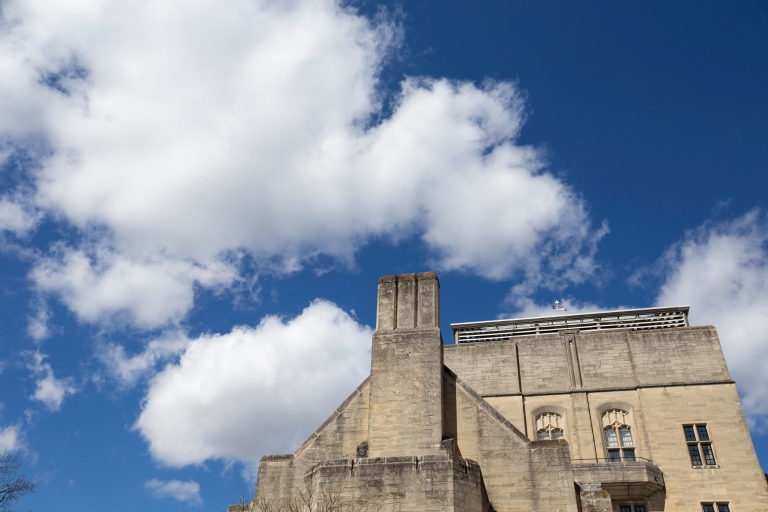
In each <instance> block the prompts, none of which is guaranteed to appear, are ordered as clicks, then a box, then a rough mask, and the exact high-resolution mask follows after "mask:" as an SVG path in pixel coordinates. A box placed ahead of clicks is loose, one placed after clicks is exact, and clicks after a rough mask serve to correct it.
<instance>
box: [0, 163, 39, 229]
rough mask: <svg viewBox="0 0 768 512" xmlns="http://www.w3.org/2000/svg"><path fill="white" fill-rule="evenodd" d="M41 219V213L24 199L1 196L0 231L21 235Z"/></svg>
mask: <svg viewBox="0 0 768 512" xmlns="http://www.w3.org/2000/svg"><path fill="white" fill-rule="evenodd" d="M0 165H2V160H1V159H0ZM39 220H40V215H39V213H37V212H35V211H34V210H32V209H31V208H30V206H29V205H27V204H24V202H23V200H19V199H18V198H11V197H0V231H11V232H13V233H14V234H16V235H17V236H21V235H24V234H25V233H27V232H29V231H30V230H31V229H32V228H34V227H35V226H36V225H37V223H38V221H39Z"/></svg>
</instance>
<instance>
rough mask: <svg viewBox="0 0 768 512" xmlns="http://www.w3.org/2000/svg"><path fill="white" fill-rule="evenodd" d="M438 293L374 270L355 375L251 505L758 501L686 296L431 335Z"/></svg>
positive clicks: (507, 507)
mask: <svg viewBox="0 0 768 512" xmlns="http://www.w3.org/2000/svg"><path fill="white" fill-rule="evenodd" d="M439 289H440V286H439V283H438V279H437V275H436V274H435V273H434V272H427V273H422V274H405V275H400V276H386V277H382V278H381V279H380V280H379V287H378V303H377V322H376V331H375V333H374V334H373V340H372V350H371V374H370V377H369V378H368V379H366V380H365V381H364V382H363V383H362V384H361V385H360V386H359V387H358V388H357V389H356V390H355V391H354V392H353V393H352V395H351V396H350V397H349V398H348V399H347V400H346V401H345V402H344V403H343V404H341V406H340V407H339V408H338V409H337V410H336V411H334V412H333V414H331V416H330V417H329V418H328V420H327V421H326V422H325V423H323V424H322V425H321V426H320V427H319V428H318V429H317V431H316V432H315V433H314V434H312V436H310V438H309V439H308V440H307V441H306V442H305V443H304V444H303V445H302V446H300V447H299V448H298V449H297V450H296V451H295V452H294V453H293V454H289V455H269V456H265V457H263V458H262V460H261V462H260V465H259V472H258V480H257V486H256V496H255V498H254V502H253V504H252V506H253V507H254V508H256V509H258V508H264V505H265V504H269V507H270V508H271V509H273V510H277V509H280V508H281V507H282V508H286V509H287V508H289V505H290V504H291V503H294V504H295V503H296V500H297V499H298V497H299V496H300V497H303V498H307V497H310V498H311V500H313V501H314V502H315V504H316V505H320V506H319V507H318V508H317V510H322V509H323V500H325V501H327V500H329V499H333V500H336V501H337V502H338V503H344V504H352V505H355V506H360V505H361V506H364V507H366V508H367V509H368V510H392V511H395V510H396V511H417V510H418V511H423V510H428V511H449V510H450V511H454V510H455V511H478V512H488V511H491V510H495V511H498V512H502V511H503V512H507V511H509V512H511V511H515V512H524V511H525V512H528V511H563V512H565V511H568V512H577V511H583V512H587V511H601V512H603V511H614V512H652V511H654V512H655V511H667V512H677V511H687V512H695V511H700V512H746V511H766V510H768V485H767V484H766V479H765V477H764V474H763V471H762V470H761V468H760V465H759V463H758V460H757V456H756V454H755V450H754V447H753V445H752V440H751V437H750V434H749V431H748V430H747V424H746V422H745V419H744V415H743V412H742V409H741V404H740V402H739V397H738V395H737V393H736V386H735V384H734V382H733V380H731V377H730V375H729V373H728V369H727V367H726V363H725V359H724V358H723V352H722V350H721V347H720V342H719V340H718V337H717V332H716V330H715V328H714V327H711V326H701V327H692V326H689V325H688V319H687V313H688V308H687V307H669V308H652V309H642V310H624V311H611V312H599V313H592V314H574V315H558V316H553V317H547V318H529V319H513V320H503V321H488V322H476V323H461V324H452V328H453V333H454V340H452V341H453V342H454V343H453V344H444V343H443V340H442V339H441V335H440V329H439V326H440V295H439ZM308 491H309V492H308ZM325 507H326V509H328V508H332V507H328V503H325Z"/></svg>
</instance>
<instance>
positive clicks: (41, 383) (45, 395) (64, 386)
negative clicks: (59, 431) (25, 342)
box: [28, 352, 77, 411]
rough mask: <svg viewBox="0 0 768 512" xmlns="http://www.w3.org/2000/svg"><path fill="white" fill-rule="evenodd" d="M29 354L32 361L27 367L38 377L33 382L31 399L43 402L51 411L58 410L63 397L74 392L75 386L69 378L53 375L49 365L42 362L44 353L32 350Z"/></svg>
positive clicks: (75, 390)
mask: <svg viewBox="0 0 768 512" xmlns="http://www.w3.org/2000/svg"><path fill="white" fill-rule="evenodd" d="M30 356H31V358H32V362H31V363H30V364H29V365H28V368H29V369H30V370H31V371H32V373H33V375H36V376H39V377H40V378H38V379H37V381H36V383H35V384H36V387H35V393H34V394H33V395H32V399H33V400H39V401H40V402H43V403H44V404H45V406H46V407H47V408H48V409H49V410H51V411H58V410H59V409H61V404H62V403H63V402H64V398H66V396H67V395H72V394H74V393H76V392H77V388H76V387H75V386H74V384H73V381H72V379H71V378H69V377H67V378H65V379H57V378H56V377H55V376H54V374H53V369H52V368H51V365H50V364H48V363H46V362H43V360H44V359H45V357H46V356H45V355H44V354H41V353H40V352H33V353H31V354H30Z"/></svg>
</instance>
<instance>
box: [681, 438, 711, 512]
mask: <svg viewBox="0 0 768 512" xmlns="http://www.w3.org/2000/svg"><path fill="white" fill-rule="evenodd" d="M688 453H690V454H691V463H692V464H693V465H694V466H701V455H699V447H698V446H697V445H695V444H689V445H688ZM705 512H706V509H705ZM712 512H715V510H714V509H712Z"/></svg>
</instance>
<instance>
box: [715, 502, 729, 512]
mask: <svg viewBox="0 0 768 512" xmlns="http://www.w3.org/2000/svg"><path fill="white" fill-rule="evenodd" d="M717 512H731V509H730V508H728V504H727V503H718V504H717Z"/></svg>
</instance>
